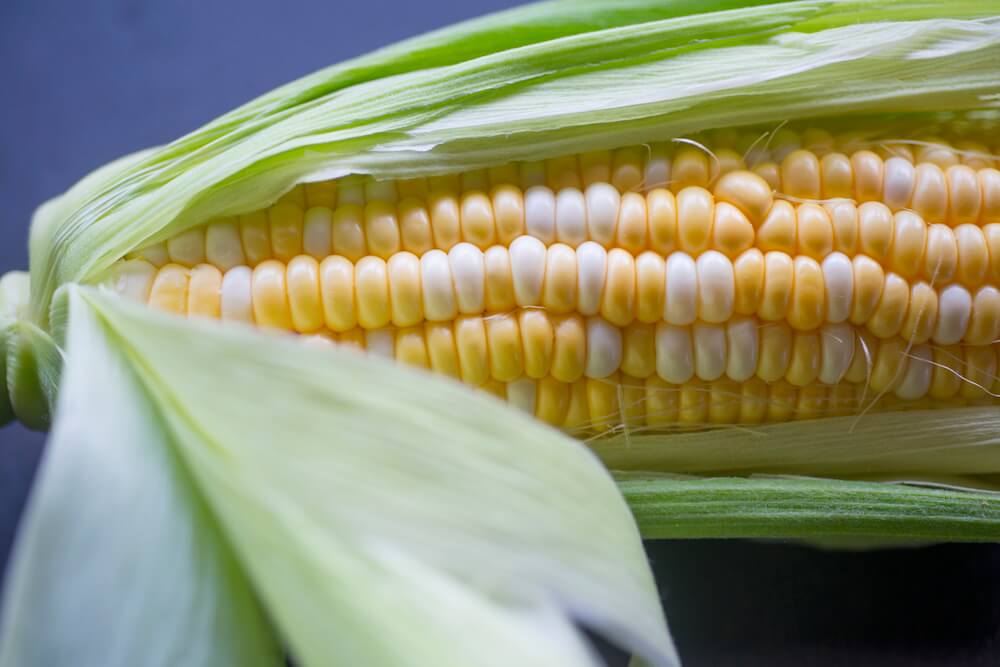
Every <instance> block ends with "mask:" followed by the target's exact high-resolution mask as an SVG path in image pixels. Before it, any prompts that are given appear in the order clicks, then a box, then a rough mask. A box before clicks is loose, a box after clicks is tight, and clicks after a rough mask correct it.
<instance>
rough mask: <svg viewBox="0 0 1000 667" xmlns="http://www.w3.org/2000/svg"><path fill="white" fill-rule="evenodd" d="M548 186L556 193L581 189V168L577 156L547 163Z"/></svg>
mask: <svg viewBox="0 0 1000 667" xmlns="http://www.w3.org/2000/svg"><path fill="white" fill-rule="evenodd" d="M545 171H546V184H547V185H548V186H549V187H550V188H552V189H553V190H554V191H557V192H558V191H559V190H562V189H563V188H579V187H580V166H579V164H578V163H577V160H576V156H575V155H564V156H561V157H556V158H552V159H550V160H546V161H545Z"/></svg>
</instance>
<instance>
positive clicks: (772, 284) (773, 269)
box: [757, 252, 795, 321]
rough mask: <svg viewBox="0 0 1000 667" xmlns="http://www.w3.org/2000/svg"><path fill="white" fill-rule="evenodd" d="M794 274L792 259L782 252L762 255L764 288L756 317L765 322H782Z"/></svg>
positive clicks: (790, 293) (786, 309)
mask: <svg viewBox="0 0 1000 667" xmlns="http://www.w3.org/2000/svg"><path fill="white" fill-rule="evenodd" d="M794 280H795V273H794V263H793V261H792V258H791V257H790V256H789V255H787V254H785V253H783V252H769V253H767V254H765V255H764V288H763V291H762V293H761V298H760V305H759V306H758V307H757V315H759V316H760V318H761V319H762V320H765V321H775V320H783V319H784V318H785V314H786V313H787V312H788V303H789V301H790V300H791V296H792V285H793V284H794Z"/></svg>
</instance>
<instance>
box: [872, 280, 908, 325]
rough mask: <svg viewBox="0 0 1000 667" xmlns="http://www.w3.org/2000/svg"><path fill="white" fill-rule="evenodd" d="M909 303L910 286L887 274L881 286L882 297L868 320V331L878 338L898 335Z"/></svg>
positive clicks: (904, 281)
mask: <svg viewBox="0 0 1000 667" xmlns="http://www.w3.org/2000/svg"><path fill="white" fill-rule="evenodd" d="M909 303H910V286H909V284H908V283H907V282H906V280H904V279H903V278H902V277H901V276H899V275H897V274H895V273H891V272H890V273H887V274H886V276H885V284H884V285H883V286H882V296H881V297H880V298H879V302H878V305H877V306H876V307H875V310H874V311H873V312H872V314H871V317H870V318H868V322H867V326H868V329H869V330H870V331H871V332H872V333H873V334H875V335H876V336H878V337H879V338H888V337H890V336H895V335H896V334H898V333H899V330H900V328H901V327H902V326H903V319H904V318H905V317H906V309H907V307H908V306H909Z"/></svg>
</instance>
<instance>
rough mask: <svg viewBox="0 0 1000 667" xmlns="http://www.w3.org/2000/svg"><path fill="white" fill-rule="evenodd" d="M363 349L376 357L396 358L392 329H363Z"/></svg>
mask: <svg viewBox="0 0 1000 667" xmlns="http://www.w3.org/2000/svg"><path fill="white" fill-rule="evenodd" d="M365 351H366V352H367V353H368V354H372V355H375V356H376V357H385V358H386V359H395V358H396V341H395V336H394V335H393V332H392V329H390V328H388V327H384V328H381V329H365Z"/></svg>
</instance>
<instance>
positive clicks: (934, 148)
mask: <svg viewBox="0 0 1000 667" xmlns="http://www.w3.org/2000/svg"><path fill="white" fill-rule="evenodd" d="M917 141H919V142H920V143H919V144H917V146H916V161H917V162H929V163H931V164H932V165H934V166H937V167H940V168H941V169H947V168H948V167H950V166H952V165H955V164H958V154H957V153H956V152H955V150H954V149H953V148H952V147H951V146H950V145H949V144H948V142H947V141H945V140H944V139H942V138H941V137H934V136H929V137H920V138H919V139H918V140H917Z"/></svg>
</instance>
